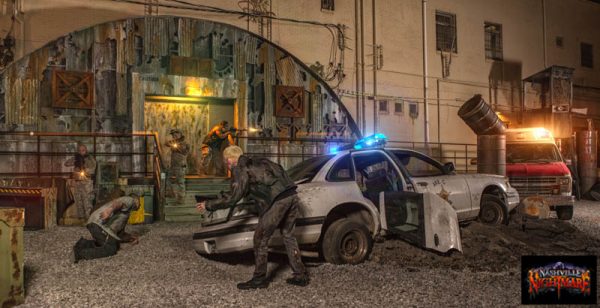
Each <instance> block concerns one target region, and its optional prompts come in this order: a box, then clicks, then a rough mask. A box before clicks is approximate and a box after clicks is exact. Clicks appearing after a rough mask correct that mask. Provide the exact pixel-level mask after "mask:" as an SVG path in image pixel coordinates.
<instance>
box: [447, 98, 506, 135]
mask: <svg viewBox="0 0 600 308" xmlns="http://www.w3.org/2000/svg"><path fill="white" fill-rule="evenodd" d="M458 116H460V117H461V119H463V121H465V123H467V125H469V127H470V128H471V129H472V130H473V132H475V134H477V135H501V134H504V131H505V130H506V127H505V126H504V122H502V120H500V118H498V115H497V114H496V113H495V112H494V111H493V110H492V108H490V106H489V105H488V104H487V103H486V102H485V101H484V100H483V98H481V95H480V94H477V95H475V96H473V97H472V98H471V99H469V100H468V101H466V102H465V103H464V104H463V105H462V106H461V107H460V109H458Z"/></svg>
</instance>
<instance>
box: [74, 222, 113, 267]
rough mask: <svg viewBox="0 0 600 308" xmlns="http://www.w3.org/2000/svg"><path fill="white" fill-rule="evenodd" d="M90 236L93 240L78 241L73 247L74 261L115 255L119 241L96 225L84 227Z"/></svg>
mask: <svg viewBox="0 0 600 308" xmlns="http://www.w3.org/2000/svg"><path fill="white" fill-rule="evenodd" d="M86 227H87V228H88V230H89V231H90V234H92V238H93V240H86V239H84V238H81V239H79V241H77V243H76V244H75V247H73V251H74V253H75V259H76V260H91V259H98V258H105V257H110V256H113V255H115V254H117V251H118V250H119V241H118V240H117V239H115V238H113V237H112V236H110V235H108V233H106V232H105V231H104V230H102V228H100V227H99V226H98V225H97V224H93V223H91V224H88V225H87V226H86Z"/></svg>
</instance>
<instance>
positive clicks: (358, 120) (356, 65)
mask: <svg viewBox="0 0 600 308" xmlns="http://www.w3.org/2000/svg"><path fill="white" fill-rule="evenodd" d="M358 27H359V25H358V0H354V73H355V76H356V78H355V81H356V93H357V94H356V125H358V130H359V131H361V132H362V127H361V115H360V75H359V71H360V64H359V61H360V58H359V55H358Z"/></svg>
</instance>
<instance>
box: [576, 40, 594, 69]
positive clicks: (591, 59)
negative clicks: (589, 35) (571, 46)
mask: <svg viewBox="0 0 600 308" xmlns="http://www.w3.org/2000/svg"><path fill="white" fill-rule="evenodd" d="M588 47H589V55H588V54H584V51H586V50H587V49H584V48H588ZM579 56H580V63H579V64H580V65H581V67H586V68H594V45H593V44H590V43H586V42H581V43H580V44H579ZM584 56H589V59H587V57H584ZM588 60H589V63H588V62H587V61H588Z"/></svg>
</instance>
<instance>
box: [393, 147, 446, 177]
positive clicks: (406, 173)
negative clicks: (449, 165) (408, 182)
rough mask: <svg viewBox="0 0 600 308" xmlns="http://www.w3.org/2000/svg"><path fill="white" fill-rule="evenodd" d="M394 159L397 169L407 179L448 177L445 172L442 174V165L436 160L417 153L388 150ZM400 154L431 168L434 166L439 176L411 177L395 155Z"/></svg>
mask: <svg viewBox="0 0 600 308" xmlns="http://www.w3.org/2000/svg"><path fill="white" fill-rule="evenodd" d="M388 151H389V152H390V153H391V154H392V155H393V157H394V162H396V164H398V167H399V168H401V169H402V172H403V174H405V175H406V176H407V177H409V178H427V177H438V176H444V175H448V174H446V172H444V166H443V165H442V163H440V162H438V161H437V160H435V159H433V158H431V157H429V156H427V155H423V154H421V153H419V152H413V151H405V150H394V149H390V150H388ZM396 153H398V154H402V155H408V156H410V157H411V158H412V157H415V158H417V159H420V160H422V161H424V162H426V163H429V164H431V165H433V166H435V167H436V168H437V169H439V170H440V172H441V174H437V175H413V174H411V173H410V171H409V170H408V169H407V168H406V166H404V165H403V164H402V162H401V161H400V158H398V156H397V154H396Z"/></svg>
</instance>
